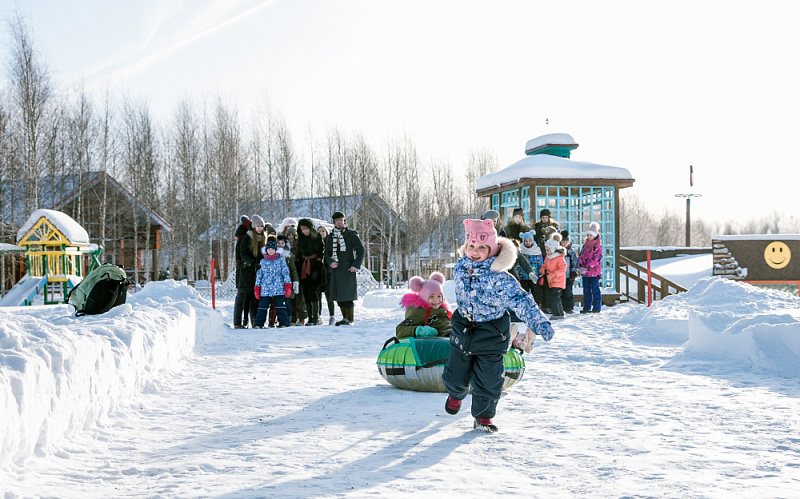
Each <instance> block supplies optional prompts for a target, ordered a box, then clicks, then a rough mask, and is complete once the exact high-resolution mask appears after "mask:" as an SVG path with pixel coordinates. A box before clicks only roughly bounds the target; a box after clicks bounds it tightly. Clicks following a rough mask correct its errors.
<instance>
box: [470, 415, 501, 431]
mask: <svg viewBox="0 0 800 499" xmlns="http://www.w3.org/2000/svg"><path fill="white" fill-rule="evenodd" d="M473 428H475V429H476V430H478V431H482V432H484V433H497V426H495V425H494V423H493V422H492V419H491V418H475V424H474V425H473Z"/></svg>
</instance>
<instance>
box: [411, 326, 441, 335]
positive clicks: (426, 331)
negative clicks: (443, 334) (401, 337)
mask: <svg viewBox="0 0 800 499" xmlns="http://www.w3.org/2000/svg"><path fill="white" fill-rule="evenodd" d="M438 335H439V331H437V330H436V329H435V328H432V327H430V326H417V329H415V330H414V336H416V337H417V338H433V337H434V336H438Z"/></svg>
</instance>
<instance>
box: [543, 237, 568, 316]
mask: <svg viewBox="0 0 800 499" xmlns="http://www.w3.org/2000/svg"><path fill="white" fill-rule="evenodd" d="M544 247H545V250H546V251H547V256H546V257H545V259H544V264H543V265H542V274H543V275H544V276H545V279H547V285H548V287H549V289H548V291H547V293H548V299H549V302H550V309H551V310H552V311H553V315H552V316H550V320H555V319H563V318H564V306H563V304H562V302H561V292H562V291H564V287H565V286H566V284H567V261H566V260H565V259H564V255H566V253H567V250H566V249H564V248H563V247H561V234H558V233H556V234H553V235H552V236H550V239H548V240H547V242H546V243H544Z"/></svg>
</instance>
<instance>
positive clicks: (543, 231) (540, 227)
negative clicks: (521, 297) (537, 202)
mask: <svg viewBox="0 0 800 499" xmlns="http://www.w3.org/2000/svg"><path fill="white" fill-rule="evenodd" d="M482 218H483V219H484V220H487V219H491V220H493V221H494V224H495V229H496V230H497V234H498V235H499V236H502V237H508V238H509V239H512V240H515V241H517V242H522V235H523V234H525V233H526V232H528V231H530V230H531V229H530V228H529V227H528V225H527V224H526V223H525V221H524V212H523V210H522V209H521V208H516V209H514V212H513V214H512V218H511V220H510V221H509V222H508V223H507V224H506V226H505V227H503V225H502V224H501V223H500V213H498V212H497V211H496V210H488V211H486V213H484V214H483V217H482ZM533 233H534V244H536V245H537V246H539V248H540V251H541V254H542V255H545V254H546V249H545V245H546V244H547V241H548V240H550V239H551V238H552V237H553V236H554V235H555V234H558V236H556V238H557V239H558V241H559V246H561V247H563V248H564V253H565V257H566V258H565V260H566V263H567V272H566V276H565V287H564V290H563V292H562V293H561V295H560V300H561V306H562V308H563V309H564V311H565V312H567V313H572V310H573V307H574V296H573V292H572V288H573V285H574V282H575V279H577V278H578V277H580V278H581V285H582V288H583V307H582V309H581V313H588V312H595V313H597V312H600V308H601V306H602V295H601V291H600V276H601V275H602V266H603V264H602V261H603V246H602V243H601V241H600V224H598V223H597V222H592V223H591V224H590V225H589V227H588V228H587V229H586V231H585V234H584V236H585V237H584V240H583V244H582V246H581V248H580V253H578V252H576V251H575V250H573V248H572V242H571V241H570V238H569V232H568V231H567V230H560V227H559V224H558V222H557V221H555V220H553V219H552V214H551V212H550V210H548V209H547V208H544V209H542V210H541V211H540V212H539V220H538V221H537V222H536V223H535V224H534V226H533ZM542 286H543V287H544V288H545V290H544V291H542V292H541V295H540V296H541V298H540V299H537V303H539V305H540V306H541V308H542V309H543V311H545V312H549V310H550V305H551V304H550V303H549V299H548V295H549V293H548V292H547V291H546V288H547V287H548V280H547V279H543V280H542Z"/></svg>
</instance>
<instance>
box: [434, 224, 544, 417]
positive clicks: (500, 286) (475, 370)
mask: <svg viewBox="0 0 800 499" xmlns="http://www.w3.org/2000/svg"><path fill="white" fill-rule="evenodd" d="M464 228H465V232H466V238H465V239H466V240H465V242H464V246H462V247H461V249H460V250H459V254H460V255H462V256H461V258H459V260H458V262H456V265H455V267H454V268H453V281H454V282H455V288H456V298H457V301H458V308H457V309H456V311H455V312H453V316H452V318H451V322H452V326H453V329H452V331H451V333H450V357H449V359H448V363H447V367H445V370H444V373H443V375H442V380H443V381H444V386H445V387H446V388H447V392H448V394H449V395H448V397H447V401H446V402H445V411H446V412H447V413H448V414H456V413H457V412H458V411H459V410H460V409H461V401H462V400H463V399H464V398H465V397H466V396H467V395H468V394H469V392H470V387H472V407H471V412H472V416H473V418H475V422H474V427H475V429H477V430H480V431H484V432H496V431H497V426H495V425H494V422H493V421H492V418H493V417H494V416H495V413H496V412H497V402H498V401H499V400H500V394H501V392H502V389H503V370H504V368H503V355H504V354H505V353H507V352H508V350H509V348H510V347H511V342H512V340H513V339H514V338H512V337H511V320H510V316H509V313H508V310H512V311H513V312H514V313H515V314H516V315H517V317H519V318H520V319H522V321H523V322H525V323H526V324H527V326H528V328H529V329H531V330H532V331H534V332H535V333H536V334H538V335H540V336H542V338H544V339H545V341H550V339H551V338H552V337H553V334H555V333H554V332H553V329H552V328H551V327H550V322H549V321H548V320H547V317H545V316H544V314H542V312H541V311H540V310H539V308H538V307H537V306H536V303H535V302H534V301H533V298H532V297H531V295H530V293H526V292H525V290H523V289H522V288H521V287H520V285H519V283H518V282H517V280H516V279H515V278H514V277H513V276H512V275H511V274H510V273H508V269H510V268H511V267H512V266H513V265H514V263H516V260H517V249H516V246H514V243H513V242H511V240H509V239H506V238H504V237H497V232H496V231H495V228H494V224H493V222H492V221H491V220H465V221H464ZM526 333H527V331H526Z"/></svg>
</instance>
